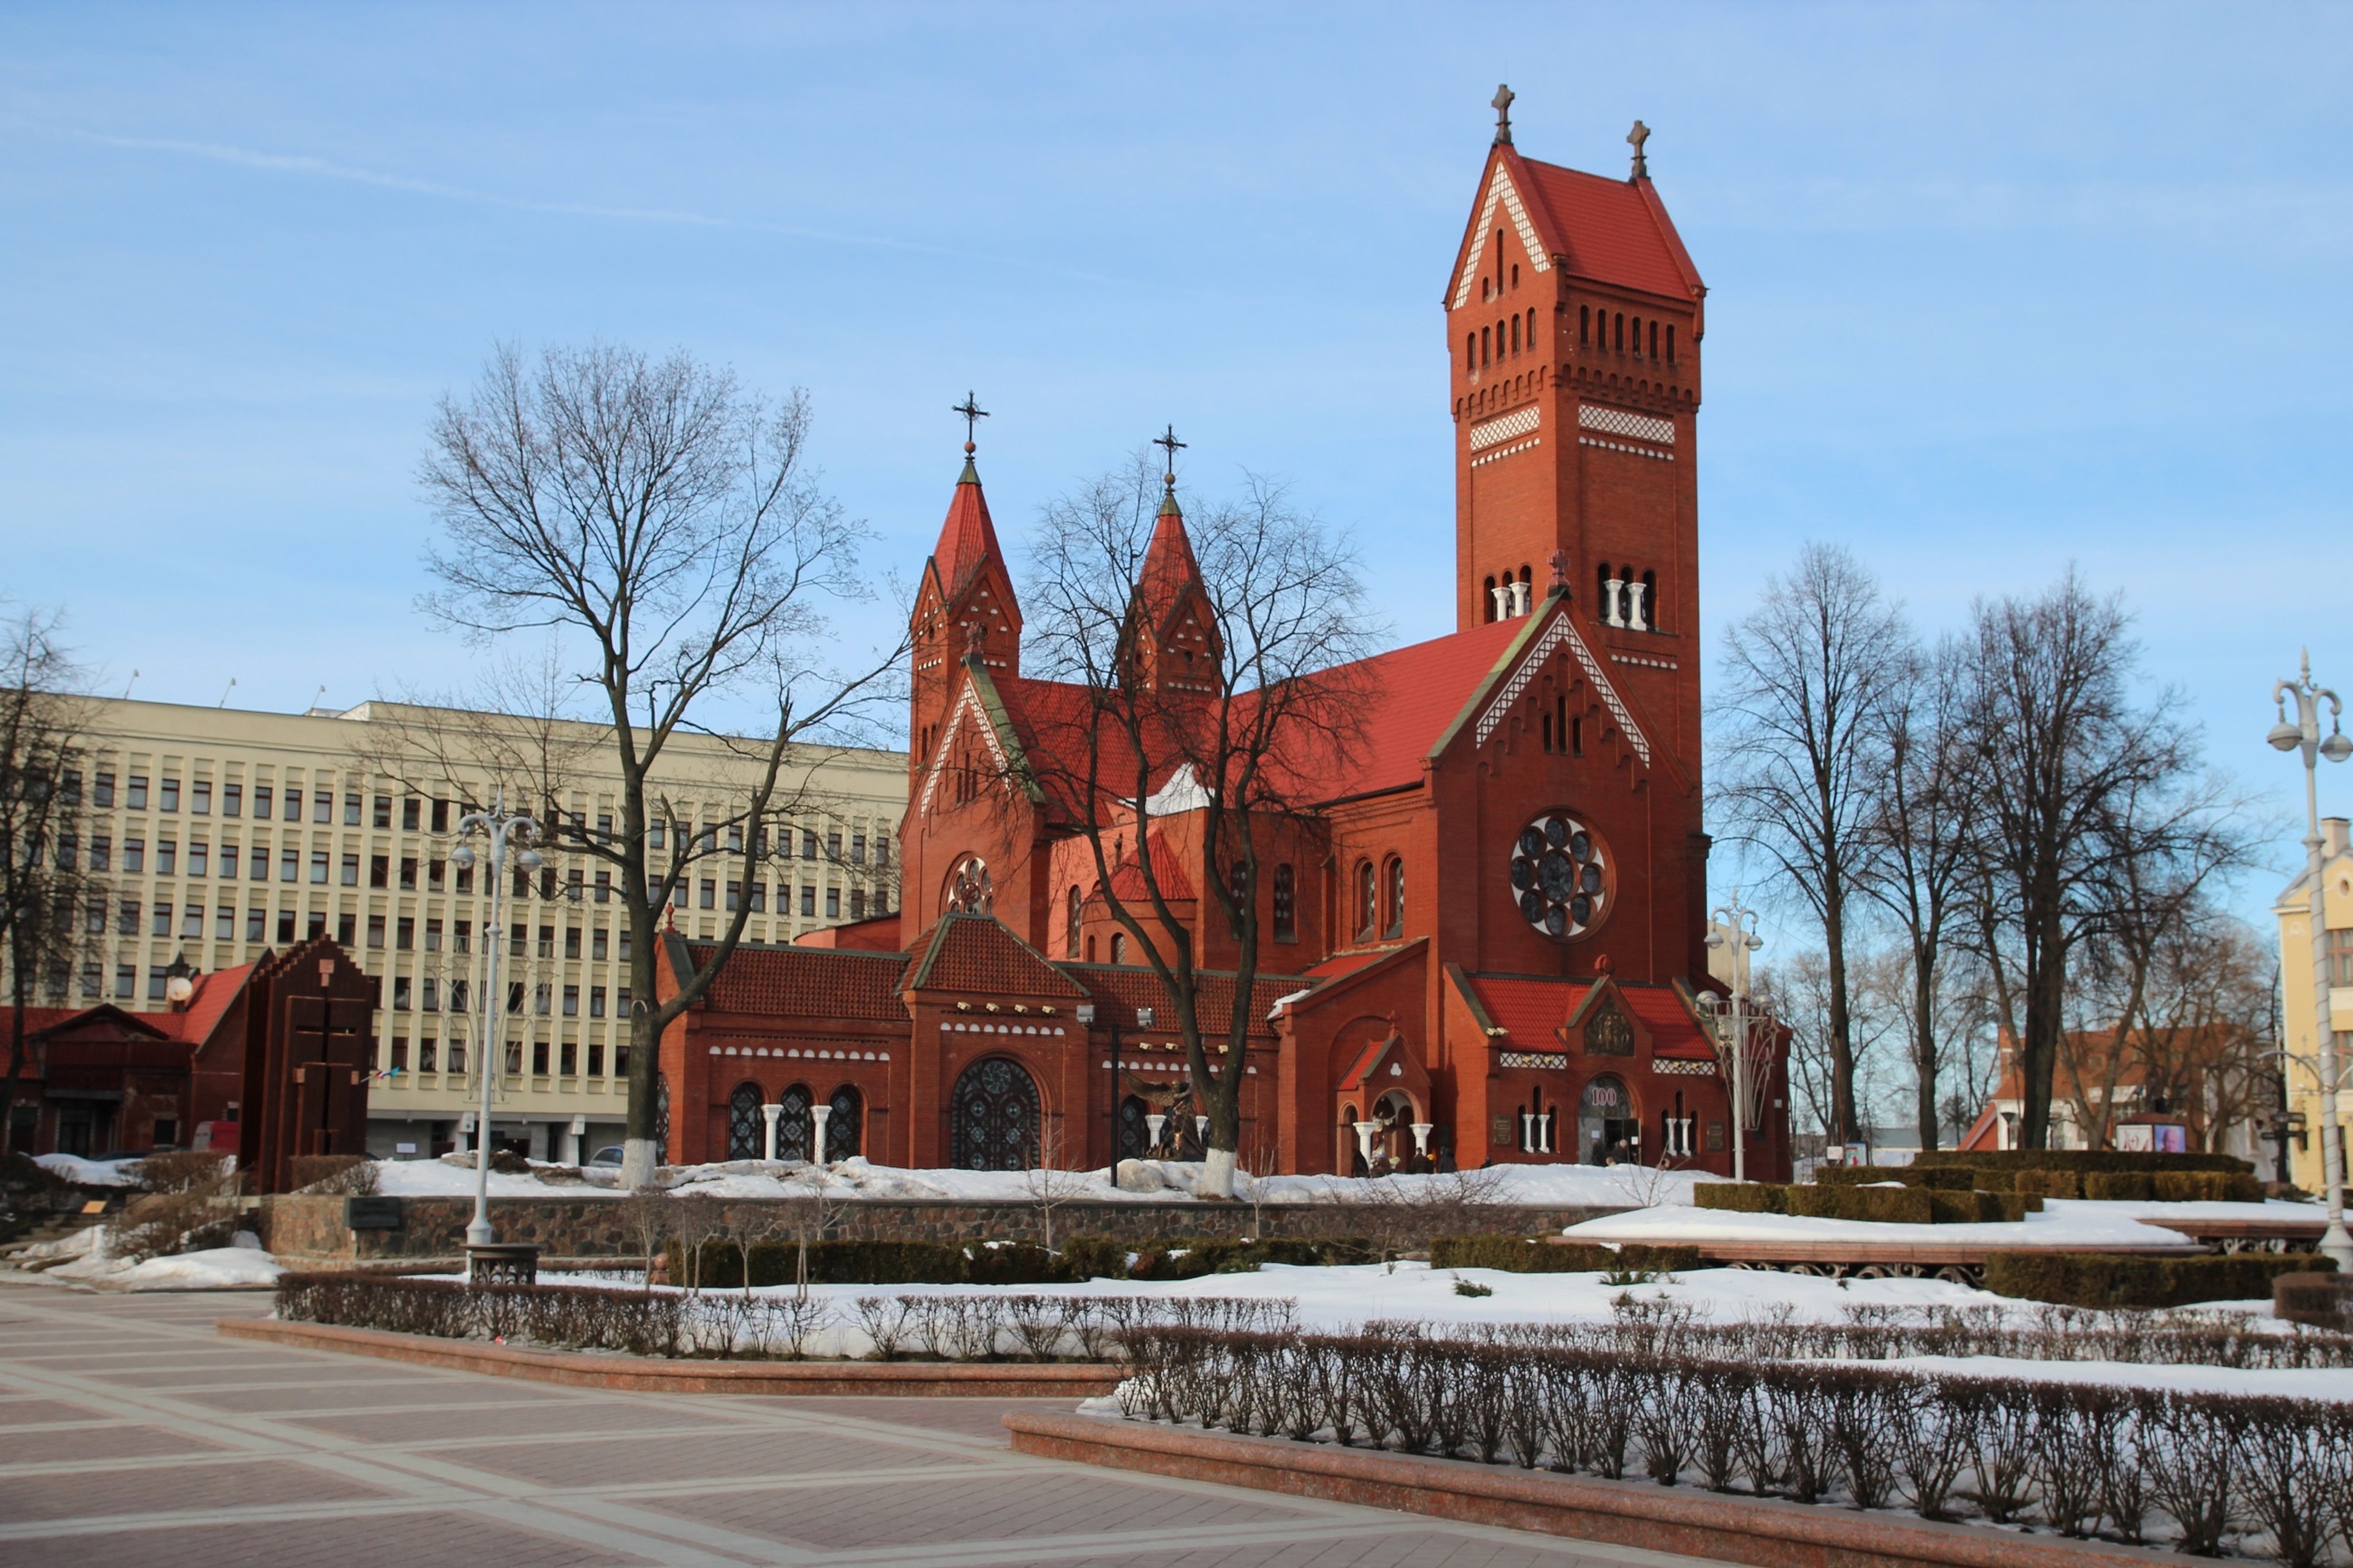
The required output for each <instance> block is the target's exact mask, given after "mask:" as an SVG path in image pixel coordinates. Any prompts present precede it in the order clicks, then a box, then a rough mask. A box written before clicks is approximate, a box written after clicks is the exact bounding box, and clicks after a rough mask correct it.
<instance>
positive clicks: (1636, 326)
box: [1634, 316, 1642, 355]
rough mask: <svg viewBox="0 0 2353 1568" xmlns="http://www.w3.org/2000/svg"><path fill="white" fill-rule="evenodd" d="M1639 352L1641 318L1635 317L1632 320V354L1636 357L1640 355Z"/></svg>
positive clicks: (1640, 350) (1640, 347) (1640, 349)
mask: <svg viewBox="0 0 2353 1568" xmlns="http://www.w3.org/2000/svg"><path fill="white" fill-rule="evenodd" d="M1641 352H1642V318H1641V317H1640V316H1637V317H1635V318H1634V353H1636V354H1638V355H1639V354H1640V353H1641Z"/></svg>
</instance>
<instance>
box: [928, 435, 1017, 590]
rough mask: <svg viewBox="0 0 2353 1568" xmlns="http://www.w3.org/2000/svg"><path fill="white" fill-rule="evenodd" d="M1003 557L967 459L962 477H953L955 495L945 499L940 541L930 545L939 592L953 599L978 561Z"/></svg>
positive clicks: (977, 477) (985, 500)
mask: <svg viewBox="0 0 2353 1568" xmlns="http://www.w3.org/2000/svg"><path fill="white" fill-rule="evenodd" d="M992 557H994V558H996V559H997V560H999V561H1001V560H1003V559H1004V552H1002V551H1001V550H999V549H998V548H997V526H996V524H994V523H992V522H991V521H989V519H988V498H987V496H985V495H983V494H982V493H981V489H980V475H979V473H978V471H977V470H976V469H975V468H973V466H972V463H971V461H970V459H966V460H965V466H964V477H963V478H961V479H958V480H956V488H955V495H954V496H953V497H952V498H950V500H949V501H948V515H947V521H945V522H944V523H942V524H941V525H940V542H939V543H937V544H936V545H934V546H933V548H932V559H933V561H934V562H935V563H938V566H939V571H940V591H941V592H942V593H944V594H945V595H947V596H948V597H949V598H951V599H953V598H955V595H956V594H957V593H958V592H959V591H960V590H962V589H963V587H964V585H965V581H966V580H967V579H969V578H970V577H971V576H972V574H974V573H975V572H977V571H979V570H980V564H981V563H982V562H984V561H987V560H989V559H990V558H992Z"/></svg>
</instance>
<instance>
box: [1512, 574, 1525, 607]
mask: <svg viewBox="0 0 2353 1568" xmlns="http://www.w3.org/2000/svg"><path fill="white" fill-rule="evenodd" d="M1527 613H1528V585H1527V584H1525V583H1521V582H1516V581H1515V582H1514V583H1513V584H1512V614H1514V615H1515V616H1525V615H1526V614H1527Z"/></svg>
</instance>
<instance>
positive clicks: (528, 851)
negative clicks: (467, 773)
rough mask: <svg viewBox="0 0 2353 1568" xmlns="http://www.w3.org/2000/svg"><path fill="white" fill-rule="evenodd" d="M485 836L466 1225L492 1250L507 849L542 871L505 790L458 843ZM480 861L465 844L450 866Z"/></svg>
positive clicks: (474, 1241) (463, 821)
mask: <svg viewBox="0 0 2353 1568" xmlns="http://www.w3.org/2000/svg"><path fill="white" fill-rule="evenodd" d="M476 835H480V836H482V837H487V838H489V839H490V841H491V846H490V847H491V852H490V856H489V858H488V859H487V860H486V861H485V862H484V864H483V870H484V871H485V873H486V874H487V875H488V876H489V879H490V883H491V918H490V931H488V933H487V934H488V936H489V937H490V940H489V941H488V942H484V943H483V944H482V969H483V974H482V1007H481V1019H482V1026H481V1028H480V1031H479V1032H478V1033H477V1034H476V1036H475V1037H474V1045H475V1049H474V1058H475V1060H477V1061H478V1062H480V1064H481V1075H482V1105H481V1109H480V1111H478V1112H477V1113H476V1115H475V1121H474V1217H473V1218H472V1219H471V1220H470V1221H468V1222H467V1225H466V1245H467V1246H468V1247H488V1246H490V1245H491V1241H492V1240H493V1239H495V1238H494V1237H493V1236H492V1235H491V1091H492V1089H494V1088H495V1087H496V1084H497V1079H496V1077H495V1074H496V1073H497V1070H498V1068H497V1062H496V1057H495V1055H494V1042H493V1038H492V1037H493V1036H494V1035H495V1034H496V1032H497V1027H498V1017H499V1016H498V1014H497V1012H496V1011H494V1009H495V1008H496V1007H497V1005H498V994H499V939H500V937H501V934H502V933H503V932H504V931H505V925H504V922H503V921H501V918H500V913H499V904H500V900H501V896H502V894H503V892H504V889H505V884H506V866H507V847H508V845H510V844H513V845H515V846H517V847H518V849H519V853H518V854H517V855H516V856H515V860H514V867H515V869H516V870H518V871H522V872H525V873H529V872H532V871H536V870H538V869H539V866H540V860H539V854H538V851H536V850H534V849H533V848H532V847H531V841H532V840H533V838H535V837H538V836H539V824H537V823H536V822H533V820H532V819H531V818H530V817H528V816H507V815H506V791H504V790H501V791H499V792H498V794H497V795H495V796H493V797H492V800H491V809H490V810H488V811H475V812H469V813H468V814H467V815H465V816H461V817H459V819H458V836H459V838H461V839H464V838H470V837H475V836H476ZM474 862H475V855H474V847H473V846H472V845H470V844H465V843H460V844H459V846H458V847H456V848H455V849H452V850H451V851H449V864H450V865H452V866H455V867H457V868H459V870H461V871H462V870H464V869H465V868H468V867H469V866H471V865H473V864H474Z"/></svg>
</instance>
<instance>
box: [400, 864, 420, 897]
mask: <svg viewBox="0 0 2353 1568" xmlns="http://www.w3.org/2000/svg"><path fill="white" fill-rule="evenodd" d="M400 886H401V890H402V891H404V892H410V893H413V892H415V891H417V858H416V857H415V856H407V857H405V858H403V859H402V860H401V862H400Z"/></svg>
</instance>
